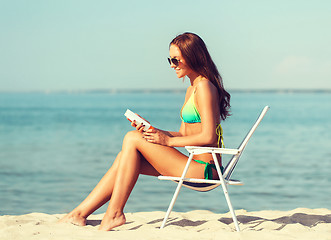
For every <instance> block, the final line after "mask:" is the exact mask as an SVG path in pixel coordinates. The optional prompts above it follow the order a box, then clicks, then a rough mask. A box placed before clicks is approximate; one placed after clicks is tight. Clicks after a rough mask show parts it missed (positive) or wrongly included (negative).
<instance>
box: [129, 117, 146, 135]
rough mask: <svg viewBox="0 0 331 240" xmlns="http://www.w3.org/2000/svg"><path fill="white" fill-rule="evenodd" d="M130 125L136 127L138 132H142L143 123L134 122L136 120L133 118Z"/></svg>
mask: <svg viewBox="0 0 331 240" xmlns="http://www.w3.org/2000/svg"><path fill="white" fill-rule="evenodd" d="M131 126H132V127H135V128H136V129H137V131H138V132H141V133H143V131H144V127H145V126H144V125H143V124H142V123H140V124H138V125H137V124H136V120H133V121H132V122H131Z"/></svg>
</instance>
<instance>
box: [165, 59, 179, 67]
mask: <svg viewBox="0 0 331 240" xmlns="http://www.w3.org/2000/svg"><path fill="white" fill-rule="evenodd" d="M168 62H169V64H170V65H171V63H172V64H174V65H176V66H178V64H179V62H180V60H178V59H176V58H168Z"/></svg>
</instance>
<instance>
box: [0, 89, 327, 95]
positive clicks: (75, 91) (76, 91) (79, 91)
mask: <svg viewBox="0 0 331 240" xmlns="http://www.w3.org/2000/svg"><path fill="white" fill-rule="evenodd" d="M185 91H186V89H184V88H183V89H176V88H166V89H161V88H155V89H154V88H150V89H132V88H119V89H118V88H117V89H116V88H114V89H97V88H96V89H67V90H22V91H13V90H0V94H1V93H45V94H52V93H67V94H70V93H72V94H83V93H99V94H116V93H153V92H155V93H183V92H185ZM227 91H228V92H230V93H231V92H232V93H331V89H322V88H317V89H296V88H279V89H275V88H270V89H268V88H266V89H254V88H253V89H231V88H230V89H227Z"/></svg>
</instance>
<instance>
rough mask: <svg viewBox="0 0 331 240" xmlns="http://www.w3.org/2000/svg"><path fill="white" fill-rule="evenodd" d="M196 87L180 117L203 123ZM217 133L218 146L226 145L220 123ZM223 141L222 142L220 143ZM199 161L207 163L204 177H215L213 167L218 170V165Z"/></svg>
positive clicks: (184, 120) (185, 120)
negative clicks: (196, 97)
mask: <svg viewBox="0 0 331 240" xmlns="http://www.w3.org/2000/svg"><path fill="white" fill-rule="evenodd" d="M195 92H196V89H194V91H193V93H192V94H191V96H190V98H189V99H188V100H187V102H186V103H185V105H184V106H183V107H182V109H181V114H180V117H181V119H182V120H183V122H185V123H201V117H200V113H199V111H198V109H197V108H196V105H195V101H194V95H195ZM216 134H217V136H218V141H217V145H218V147H220V146H222V147H223V146H224V144H223V129H222V127H221V124H218V125H217V127H216ZM220 143H221V144H220ZM193 160H194V161H196V162H197V163H200V164H205V165H206V166H205V170H204V177H205V179H213V170H212V169H213V168H214V169H215V170H216V166H215V164H213V163H208V162H204V161H201V160H195V159H193ZM223 170H224V168H223V167H222V166H221V172H222V173H223Z"/></svg>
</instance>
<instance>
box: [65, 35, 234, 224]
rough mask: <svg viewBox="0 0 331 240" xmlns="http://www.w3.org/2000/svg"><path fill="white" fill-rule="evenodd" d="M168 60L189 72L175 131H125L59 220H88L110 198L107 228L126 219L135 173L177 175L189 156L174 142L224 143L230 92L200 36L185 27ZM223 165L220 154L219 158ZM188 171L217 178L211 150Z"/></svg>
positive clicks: (181, 73)
mask: <svg viewBox="0 0 331 240" xmlns="http://www.w3.org/2000/svg"><path fill="white" fill-rule="evenodd" d="M169 53H170V58H168V61H169V63H170V66H171V68H173V69H174V70H175V72H176V74H177V77H178V78H184V77H185V76H187V77H188V78H189V79H190V86H189V87H188V88H187V91H186V97H185V103H184V105H183V108H182V110H181V113H180V114H181V118H182V124H181V127H180V129H179V131H178V132H169V131H163V130H160V129H156V128H154V129H150V130H148V131H146V132H144V131H143V126H142V125H138V126H137V125H136V124H135V122H133V123H132V126H134V127H136V130H135V131H131V132H128V133H127V134H126V136H125V137H124V140H123V145H122V150H121V152H120V153H119V154H118V155H117V157H116V159H115V161H114V163H113V165H112V166H111V168H110V169H109V170H108V172H107V173H106V174H105V175H104V176H103V178H102V179H101V180H100V182H99V183H98V184H97V186H96V187H95V188H94V189H93V191H92V192H91V193H90V194H89V195H88V197H87V198H86V199H85V200H84V201H83V202H82V203H81V204H80V205H79V206H78V207H76V208H75V209H74V210H73V211H72V212H70V213H69V214H67V215H66V216H65V217H64V218H63V219H61V220H60V222H71V223H73V224H76V225H86V218H87V217H88V216H89V215H90V214H92V213H93V212H94V211H95V210H96V209H98V208H99V207H101V206H102V205H103V204H105V203H106V202H107V201H109V205H108V209H107V211H106V213H105V215H104V217H103V219H102V222H101V224H100V227H99V229H100V230H111V229H113V228H115V227H117V226H120V225H122V224H124V223H125V221H126V220H125V215H124V213H123V208H124V206H125V203H126V201H127V200H128V198H129V196H130V193H131V191H132V189H133V187H134V185H135V184H136V181H137V179H138V176H139V174H145V175H152V176H159V175H168V176H181V173H182V171H183V169H184V166H185V164H186V161H187V156H185V155H184V154H182V153H181V152H179V151H178V150H177V149H175V148H174V147H183V146H187V145H194V146H212V147H217V146H220V145H221V144H222V143H221V142H222V140H221V139H222V138H221V127H220V119H222V120H224V119H226V117H227V116H228V115H229V108H230V94H229V93H228V92H226V91H225V90H224V88H223V84H222V78H221V76H220V74H219V72H218V70H217V68H216V66H215V64H214V63H213V61H212V59H211V57H210V55H209V53H208V50H207V47H206V45H205V43H204V42H203V40H202V39H201V38H200V37H199V36H197V35H196V34H193V33H184V34H181V35H179V36H177V37H176V38H174V39H173V40H172V42H171V43H170V48H169ZM219 163H220V166H221V159H219ZM186 176H187V177H194V178H209V179H217V178H218V175H217V172H216V169H215V165H214V164H213V162H212V156H211V155H210V154H201V155H198V156H197V157H196V159H195V161H193V162H192V164H191V166H190V168H189V170H188V172H187V175H186Z"/></svg>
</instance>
